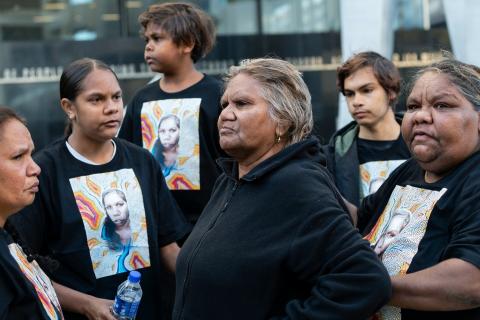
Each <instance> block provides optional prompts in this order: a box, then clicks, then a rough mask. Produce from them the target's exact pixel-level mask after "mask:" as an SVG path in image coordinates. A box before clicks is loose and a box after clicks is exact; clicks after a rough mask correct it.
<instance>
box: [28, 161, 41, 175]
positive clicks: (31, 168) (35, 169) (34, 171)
mask: <svg viewBox="0 0 480 320" xmlns="http://www.w3.org/2000/svg"><path fill="white" fill-rule="evenodd" d="M40 172H42V169H40V167H39V166H38V164H37V163H36V162H35V161H34V160H33V159H32V158H30V163H29V165H28V167H27V175H28V176H30V177H38V176H39V175H40Z"/></svg>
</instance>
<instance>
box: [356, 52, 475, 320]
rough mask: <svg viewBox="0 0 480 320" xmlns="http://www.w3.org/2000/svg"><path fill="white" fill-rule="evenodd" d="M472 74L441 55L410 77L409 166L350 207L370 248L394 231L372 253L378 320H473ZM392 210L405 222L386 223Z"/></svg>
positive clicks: (469, 68)
mask: <svg viewBox="0 0 480 320" xmlns="http://www.w3.org/2000/svg"><path fill="white" fill-rule="evenodd" d="M479 71H480V69H479V68H478V67H476V66H473V65H470V64H466V63H463V62H461V61H458V60H455V59H453V58H451V57H449V58H447V59H445V60H442V61H440V62H436V63H434V64H432V65H430V66H427V67H425V68H423V69H420V70H419V71H418V72H417V74H416V75H415V76H414V77H413V79H412V80H411V84H410V87H409V89H408V91H407V99H406V112H405V115H404V117H403V122H402V129H401V130H402V136H403V139H404V140H405V143H406V144H407V146H408V148H409V150H410V152H411V154H412V159H410V160H407V161H406V162H405V163H403V164H402V165H401V166H400V167H398V168H397V169H396V170H395V171H394V173H393V174H392V175H390V176H389V177H388V179H387V180H386V181H385V183H384V184H382V186H381V187H380V189H379V190H378V191H377V192H376V193H375V194H372V195H370V196H368V197H367V198H365V199H364V200H363V201H362V203H361V205H360V207H359V208H358V212H357V213H358V217H359V218H358V228H359V230H360V231H361V232H362V233H363V234H365V238H366V240H368V241H370V243H371V244H372V245H374V244H375V243H381V242H382V241H381V237H382V235H381V233H382V230H385V228H387V230H388V229H390V228H389V227H388V225H389V224H393V225H397V228H396V229H397V230H395V235H394V237H391V238H390V240H389V241H388V243H387V245H385V243H383V244H382V247H383V248H382V249H381V250H379V249H378V246H377V250H376V251H377V252H378V253H381V255H380V256H379V258H380V259H381V260H382V262H383V263H384V265H385V266H386V268H387V270H388V272H389V274H390V276H391V281H392V289H393V291H392V299H391V300H390V301H389V303H388V305H387V306H385V307H383V308H382V309H381V310H380V311H379V318H380V319H400V318H401V319H409V320H416V319H465V320H467V319H468V320H477V319H480V290H479V284H480V193H479V190H480V169H479V166H478V164H479V163H480V72H479ZM395 208H405V209H408V210H409V211H410V212H411V214H410V215H409V221H408V223H405V224H404V223H402V224H400V223H399V221H398V220H397V222H396V223H390V222H391V219H390V216H392V220H393V217H394V216H395V211H396V210H395ZM405 222H406V221H405Z"/></svg>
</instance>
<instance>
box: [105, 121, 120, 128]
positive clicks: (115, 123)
mask: <svg viewBox="0 0 480 320" xmlns="http://www.w3.org/2000/svg"><path fill="white" fill-rule="evenodd" d="M102 125H103V126H105V127H109V128H116V127H119V126H120V121H119V120H110V121H106V122H104V123H102Z"/></svg>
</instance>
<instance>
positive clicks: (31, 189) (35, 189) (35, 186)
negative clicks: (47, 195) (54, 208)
mask: <svg viewBox="0 0 480 320" xmlns="http://www.w3.org/2000/svg"><path fill="white" fill-rule="evenodd" d="M38 185H39V182H38V180H37V182H35V183H33V184H32V185H31V186H29V187H28V188H27V189H26V191H27V192H38Z"/></svg>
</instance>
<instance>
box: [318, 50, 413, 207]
mask: <svg viewBox="0 0 480 320" xmlns="http://www.w3.org/2000/svg"><path fill="white" fill-rule="evenodd" d="M337 86H338V89H339V91H340V92H341V93H342V94H343V95H344V96H345V98H346V100H347V105H348V110H349V112H350V114H351V115H352V117H353V118H354V121H352V122H351V123H349V124H348V125H346V126H345V127H343V128H342V129H340V130H338V131H337V132H336V133H335V134H334V135H333V137H332V138H331V140H330V142H329V144H328V146H326V148H325V149H326V153H327V167H328V169H329V171H330V172H331V173H332V175H333V177H334V180H335V183H336V185H337V187H338V189H339V190H340V192H341V193H342V195H343V196H344V197H345V199H346V200H348V201H349V202H351V203H353V204H355V205H357V206H358V205H359V203H360V201H361V199H363V198H364V197H365V196H367V195H369V194H371V193H374V192H375V191H376V190H377V189H378V188H379V187H380V185H381V184H382V182H383V181H385V179H386V178H387V177H388V175H389V174H390V173H391V172H392V171H393V170H394V169H395V168H396V167H398V166H399V165H400V164H401V163H402V162H403V161H405V159H407V158H409V157H410V153H409V151H408V148H407V147H406V145H405V143H404V142H403V139H402V137H401V134H400V122H401V119H400V118H396V117H395V114H394V105H395V101H396V99H397V97H398V93H399V91H400V74H399V72H398V70H397V69H396V68H395V66H394V65H393V63H392V62H391V61H389V60H387V59H386V58H384V57H382V56H381V55H379V54H378V53H375V52H361V53H358V54H356V55H354V56H352V57H351V58H349V59H348V60H347V61H346V62H345V63H344V64H343V65H341V66H340V67H339V68H338V69H337Z"/></svg>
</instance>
